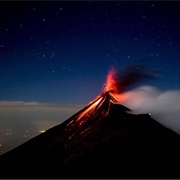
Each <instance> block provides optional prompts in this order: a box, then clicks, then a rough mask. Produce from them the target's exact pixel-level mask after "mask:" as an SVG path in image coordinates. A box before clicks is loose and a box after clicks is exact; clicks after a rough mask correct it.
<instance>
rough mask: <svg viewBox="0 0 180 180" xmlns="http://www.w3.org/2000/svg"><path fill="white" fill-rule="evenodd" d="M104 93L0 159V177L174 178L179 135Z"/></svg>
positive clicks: (108, 93) (177, 162)
mask: <svg viewBox="0 0 180 180" xmlns="http://www.w3.org/2000/svg"><path fill="white" fill-rule="evenodd" d="M128 111H130V110H129V109H128V108H126V107H124V106H122V105H120V104H116V103H115V100H114V99H113V97H112V96H111V94H110V92H104V93H102V94H101V95H99V96H98V97H97V98H96V99H95V100H93V101H92V102H90V103H89V104H88V105H87V106H86V107H84V108H83V109H82V110H80V111H79V112H78V113H76V114H75V115H73V116H72V117H70V118H69V119H67V120H66V121H65V122H63V123H62V124H60V125H58V126H55V127H53V128H51V129H49V130H47V131H46V132H45V133H43V134H40V135H38V136H37V137H35V138H33V139H31V140H29V141H27V142H26V143H24V144H22V145H20V146H19V147H17V148H15V149H14V150H11V151H9V152H7V153H5V154H4V155H2V156H0V178H13V179H14V178H25V179H27V178H73V179H74V178H85V179H87V178H105V179H106V178H110V179H111V178H180V171H179V165H178V164H179V162H180V161H179V160H180V158H179V153H180V147H179V145H180V136H179V135H178V134H176V133H174V132H173V131H171V130H169V129H167V128H166V127H164V126H162V125H161V124H159V123H158V122H156V121H155V120H153V119H152V118H151V116H150V115H149V114H144V115H143V114H140V115H133V114H130V113H128Z"/></svg>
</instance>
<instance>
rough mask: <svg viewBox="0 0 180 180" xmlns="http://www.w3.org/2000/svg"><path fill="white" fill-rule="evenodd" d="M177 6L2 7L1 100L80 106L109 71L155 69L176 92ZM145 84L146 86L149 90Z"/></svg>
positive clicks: (179, 80) (179, 64) (161, 84)
mask: <svg viewBox="0 0 180 180" xmlns="http://www.w3.org/2000/svg"><path fill="white" fill-rule="evenodd" d="M179 8H180V4H179V2H128V1H127V2H121V1H119V2H118V1H113V2H110V1H109V2H108V1H104V2H96V1H95V2H90V1H82V2H70V1H67V2H65V1H54V2H50V1H49V2H46V1H44V2H33V1H32V2H2V1H1V2H0V23H1V27H0V59H1V66H0V100H7V101H35V102H48V103H64V104H85V103H88V102H89V101H90V100H92V98H94V97H95V96H96V95H98V94H99V93H100V92H101V91H102V87H103V84H104V82H105V79H106V75H107V73H108V70H109V69H110V68H111V67H116V68H123V67H124V66H126V65H128V64H132V63H136V62H143V63H144V64H146V65H148V66H151V67H153V68H155V69H156V70H158V71H157V74H155V76H156V77H158V78H159V81H153V82H149V83H150V85H152V86H156V87H158V88H160V89H162V90H165V89H178V88H179V86H180V75H179V68H180V34H179V32H180V13H179ZM147 83H148V82H147Z"/></svg>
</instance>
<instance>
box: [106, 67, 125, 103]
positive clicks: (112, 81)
mask: <svg viewBox="0 0 180 180" xmlns="http://www.w3.org/2000/svg"><path fill="white" fill-rule="evenodd" d="M116 78H117V77H116V71H115V70H114V69H111V70H110V72H109V73H108V76H107V80H106V83H105V88H104V91H105V92H106V91H109V94H110V96H111V97H113V98H112V99H113V102H114V103H122V102H123V101H124V98H125V97H123V96H122V94H120V93H119V92H120V87H119V86H118V82H117V80H116Z"/></svg>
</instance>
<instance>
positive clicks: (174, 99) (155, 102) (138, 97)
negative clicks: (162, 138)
mask: <svg viewBox="0 0 180 180" xmlns="http://www.w3.org/2000/svg"><path fill="white" fill-rule="evenodd" d="M123 96H125V97H126V98H125V99H126V100H125V101H124V102H123V103H122V104H123V105H125V106H127V107H129V108H130V109H132V110H133V113H136V114H138V113H151V116H152V118H154V119H155V120H157V121H159V122H160V123H161V124H163V125H164V126H166V127H168V128H170V129H172V130H173V131H175V132H177V133H178V134H180V91H179V90H169V91H165V92H161V91H160V90H158V89H156V88H154V87H150V86H143V87H139V88H137V89H134V90H132V91H129V92H127V93H125V94H124V95H123Z"/></svg>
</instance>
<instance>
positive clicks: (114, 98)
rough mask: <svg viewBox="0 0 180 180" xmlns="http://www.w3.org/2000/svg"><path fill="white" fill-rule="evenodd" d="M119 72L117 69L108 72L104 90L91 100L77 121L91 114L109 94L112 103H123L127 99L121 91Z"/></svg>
mask: <svg viewBox="0 0 180 180" xmlns="http://www.w3.org/2000/svg"><path fill="white" fill-rule="evenodd" d="M117 79H118V78H117V74H116V71H115V70H113V69H112V70H111V71H110V72H109V73H108V76H107V79H106V83H105V87H104V92H103V93H102V94H100V95H99V96H97V97H96V98H95V99H94V100H93V101H91V102H90V103H89V104H88V105H87V106H86V109H85V110H84V111H83V112H82V113H81V114H79V115H78V117H77V121H79V120H81V119H82V117H83V116H86V115H90V114H91V112H92V111H94V110H95V109H96V108H98V107H100V106H101V104H102V103H103V102H104V101H105V97H106V96H107V95H109V97H110V99H109V101H111V102H112V103H122V102H123V101H124V99H125V96H123V95H122V94H121V93H119V92H121V90H120V89H119V88H120V87H119V86H118V81H117Z"/></svg>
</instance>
